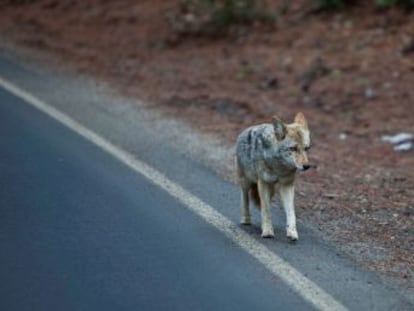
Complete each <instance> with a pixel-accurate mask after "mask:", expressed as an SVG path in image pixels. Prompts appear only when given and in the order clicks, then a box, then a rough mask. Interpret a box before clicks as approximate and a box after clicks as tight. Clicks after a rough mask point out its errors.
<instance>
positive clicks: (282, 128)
mask: <svg viewBox="0 0 414 311" xmlns="http://www.w3.org/2000/svg"><path fill="white" fill-rule="evenodd" d="M310 144H311V142H310V132H309V129H308V124H307V122H306V119H305V116H304V115H303V113H301V112H299V113H298V114H297V115H296V117H295V119H294V122H293V123H292V124H284V123H283V122H282V121H281V120H280V119H279V118H278V117H273V120H272V123H265V124H260V125H255V126H252V127H249V128H247V129H245V130H244V131H243V132H241V133H240V135H239V137H238V138H237V146H236V166H237V177H238V181H239V184H240V187H241V223H242V224H245V225H249V224H250V211H249V199H252V200H253V201H254V202H255V203H256V206H257V207H258V208H260V213H261V219H262V237H263V238H272V237H274V231H273V225H272V220H271V216H270V215H271V214H270V201H271V199H272V197H273V195H274V192H275V190H276V189H278V190H279V193H280V197H281V201H282V204H283V208H284V210H285V213H286V223H287V224H286V234H287V237H288V238H289V239H291V240H292V241H296V240H297V239H298V238H299V236H298V232H297V230H296V215H295V207H294V203H293V200H294V180H295V174H296V172H297V171H306V170H307V169H309V168H311V167H312V166H311V165H310V164H309V161H308V157H307V155H306V152H307V151H308V150H309V148H310ZM249 194H250V195H249Z"/></svg>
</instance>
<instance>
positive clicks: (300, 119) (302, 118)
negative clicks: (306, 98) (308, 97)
mask: <svg viewBox="0 0 414 311" xmlns="http://www.w3.org/2000/svg"><path fill="white" fill-rule="evenodd" d="M294 122H295V123H298V124H300V125H302V126H303V127H305V128H308V122H306V119H305V116H304V115H303V113H302V112H298V113H297V114H296V117H295V121H294Z"/></svg>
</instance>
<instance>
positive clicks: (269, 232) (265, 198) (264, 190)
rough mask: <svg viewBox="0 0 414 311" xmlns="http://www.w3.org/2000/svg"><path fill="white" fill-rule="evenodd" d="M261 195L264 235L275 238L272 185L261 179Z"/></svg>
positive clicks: (259, 188) (258, 184) (259, 185)
mask: <svg viewBox="0 0 414 311" xmlns="http://www.w3.org/2000/svg"><path fill="white" fill-rule="evenodd" d="M257 186H258V190H259V197H260V212H261V216H262V237H263V238H273V237H274V236H275V234H274V231H273V224H272V218H271V213H270V200H271V199H272V189H271V187H272V185H269V184H267V183H265V182H263V181H261V180H259V182H258V183H257Z"/></svg>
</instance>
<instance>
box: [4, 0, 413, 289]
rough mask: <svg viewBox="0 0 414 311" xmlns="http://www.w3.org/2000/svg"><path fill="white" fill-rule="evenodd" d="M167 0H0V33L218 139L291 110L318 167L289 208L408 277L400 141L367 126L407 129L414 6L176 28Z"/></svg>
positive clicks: (408, 195)
mask: <svg viewBox="0 0 414 311" xmlns="http://www.w3.org/2000/svg"><path fill="white" fill-rule="evenodd" d="M179 2H180V1H178V0H141V1H134V0H119V1H109V0H89V1H81V0H71V1H70V0H68V1H57V0H32V1H30V0H27V1H2V2H1V3H0V34H1V36H2V37H3V38H7V40H11V41H13V42H14V43H16V44H18V45H21V46H24V47H26V48H27V47H29V48H31V49H32V50H35V51H41V52H42V53H43V52H46V53H47V55H49V56H53V57H54V58H56V59H58V60H60V61H61V62H62V64H69V65H71V66H73V67H74V68H76V69H77V70H78V71H79V72H86V73H89V74H93V75H95V76H96V77H98V78H101V79H105V80H106V81H109V82H111V83H112V84H113V85H114V86H115V87H117V88H119V90H120V91H122V92H127V93H128V94H130V95H135V96H137V97H139V98H143V99H145V100H146V101H147V102H148V105H153V106H154V107H156V108H159V109H162V110H164V111H165V113H166V114H168V115H172V116H175V117H179V118H183V119H185V120H186V121H188V122H191V123H193V124H196V125H197V127H198V128H199V129H201V130H204V131H208V132H211V133H213V134H216V135H219V136H220V137H224V139H225V140H227V141H228V142H229V143H234V141H235V138H236V136H237V133H238V132H239V131H240V130H241V129H243V128H244V127H246V126H248V125H251V124H253V123H260V122H263V121H266V122H267V121H269V120H270V118H271V116H272V115H274V114H277V115H279V116H280V117H281V118H282V119H284V120H286V121H290V120H292V118H293V116H294V114H295V113H296V112H297V111H303V112H304V113H305V115H306V117H307V119H308V122H309V124H310V127H311V130H312V131H313V141H314V145H313V148H312V150H311V152H310V158H311V160H312V161H313V162H314V163H315V164H317V165H318V169H317V170H313V171H309V172H307V173H305V174H303V175H302V176H300V180H299V182H298V195H297V206H298V214H299V218H301V219H303V220H305V221H306V222H308V221H309V222H311V223H312V224H313V225H314V226H315V227H316V228H319V229H320V230H321V231H322V233H323V234H324V235H326V236H329V237H331V239H333V240H334V241H337V242H338V243H341V245H344V247H345V249H347V250H349V252H350V254H351V255H355V257H356V258H357V260H358V261H359V262H360V263H362V264H364V265H366V266H368V267H370V268H372V269H376V270H379V271H382V272H385V273H386V274H387V275H391V276H395V277H398V278H399V279H401V280H406V283H407V284H408V286H409V287H411V288H412V287H413V282H412V280H413V276H414V256H413V250H414V151H408V152H395V151H393V149H392V146H391V145H389V144H387V143H384V142H382V141H381V139H380V137H381V135H383V134H395V133H398V132H401V131H404V132H410V133H414V113H413V103H414V87H413V85H414V13H412V14H407V13H404V12H402V11H400V10H397V9H392V10H387V11H379V10H378V9H375V8H374V7H373V6H371V5H363V6H357V7H354V8H351V9H349V10H346V11H343V12H340V13H335V12H329V13H318V14H315V13H313V12H312V11H311V10H310V6H309V2H310V1H294V4H292V5H291V6H290V7H289V8H288V10H287V12H286V13H285V14H283V15H281V16H280V17H279V18H278V19H277V21H276V24H275V26H274V28H270V27H268V26H267V25H264V24H262V23H254V24H251V25H238V26H234V27H232V28H231V29H230V30H228V31H226V32H225V33H224V34H222V35H221V36H216V37H211V36H206V35H200V34H196V33H195V32H191V31H187V32H186V31H185V29H184V31H183V30H182V29H181V30H178V27H177V26H176V25H175V24H177V23H178V24H179V23H180V22H181V19H186V18H188V15H185V14H181V13H180V10H179ZM268 2H269V5H270V7H271V8H277V7H278V6H279V5H280V3H282V2H283V1H277V0H274V1H268ZM167 16H168V17H169V18H167ZM171 16H173V17H171ZM190 17H194V16H190ZM195 18H197V16H195ZM340 137H341V138H342V139H340Z"/></svg>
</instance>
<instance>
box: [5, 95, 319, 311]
mask: <svg viewBox="0 0 414 311" xmlns="http://www.w3.org/2000/svg"><path fill="white" fill-rule="evenodd" d="M0 185H1V187H0V206H1V209H0V245H1V253H0V262H1V265H0V275H1V285H0V296H1V299H0V310H9V311H11V310H19V311H23V310H185V309H188V310H311V309H312V308H311V307H310V306H309V305H308V304H306V303H305V302H304V301H303V300H302V299H301V298H300V297H298V295H296V294H294V293H293V292H292V290H290V289H289V288H288V287H287V286H285V285H284V284H283V283H282V282H280V281H277V280H274V279H272V278H271V277H269V275H268V274H267V273H266V271H265V269H262V268H260V267H259V268H258V267H257V265H256V264H255V262H254V260H253V259H252V258H250V257H249V255H247V254H246V253H244V252H243V251H242V250H241V249H239V248H237V247H235V246H234V245H232V243H230V241H228V240H227V238H226V237H225V236H223V235H221V234H220V233H219V232H218V231H216V230H215V229H214V228H211V227H210V226H209V225H207V224H206V223H204V222H203V221H202V220H201V219H199V218H198V217H197V216H195V215H194V214H192V213H191V212H190V211H188V210H187V209H185V208H183V207H182V206H180V204H179V203H178V202H177V201H176V200H175V199H173V198H171V197H169V196H168V195H167V194H166V193H164V192H163V191H162V190H160V189H159V188H157V187H156V186H154V185H152V184H151V183H150V182H149V181H148V180H146V179H144V178H143V177H141V176H139V175H138V174H136V173H134V172H132V171H131V170H130V169H129V168H128V167H126V166H124V165H123V164H122V163H120V162H118V161H117V160H115V159H113V158H111V156H109V155H108V154H106V153H104V152H103V151H101V150H99V149H98V148H97V147H95V146H94V145H92V144H91V143H89V142H87V141H85V140H84V139H83V138H81V137H80V136H78V135H77V134H75V133H73V132H71V131H70V130H68V129H66V128H64V127H63V126H61V125H60V124H58V123H57V122H55V121H54V120H52V119H50V118H49V117H47V116H45V115H43V114H42V113H40V112H38V111H36V110H35V109H34V108H32V107H29V106H28V105H27V104H25V103H23V102H22V101H21V100H20V99H18V98H16V97H15V96H13V95H10V94H8V93H7V92H6V91H4V90H0Z"/></svg>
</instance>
